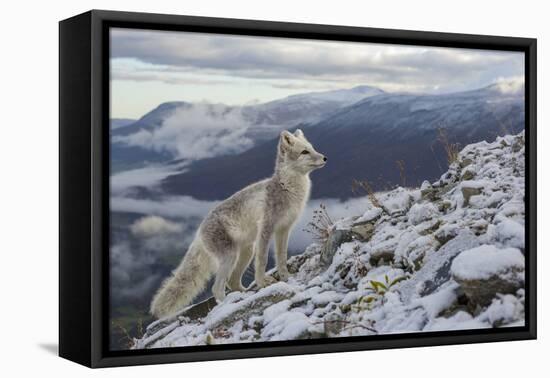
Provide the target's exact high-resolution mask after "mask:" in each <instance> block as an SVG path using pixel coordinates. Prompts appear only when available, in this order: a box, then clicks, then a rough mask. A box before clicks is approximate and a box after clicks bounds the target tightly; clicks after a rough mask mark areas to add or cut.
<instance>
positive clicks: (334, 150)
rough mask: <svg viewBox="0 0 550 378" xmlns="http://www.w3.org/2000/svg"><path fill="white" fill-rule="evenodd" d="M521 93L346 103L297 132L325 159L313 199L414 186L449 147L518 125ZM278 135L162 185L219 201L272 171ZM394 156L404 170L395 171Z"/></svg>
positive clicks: (386, 97) (441, 164)
mask: <svg viewBox="0 0 550 378" xmlns="http://www.w3.org/2000/svg"><path fill="white" fill-rule="evenodd" d="M524 124H525V109H524V98H523V94H522V93H521V92H520V93H508V92H502V91H501V90H499V88H498V87H495V86H490V87H487V88H484V89H481V90H477V91H470V92H463V93H456V94H448V95H411V94H383V95H378V96H373V97H369V98H367V99H365V100H362V101H360V102H358V103H355V104H353V105H350V106H347V107H344V108H342V109H340V110H338V111H336V112H335V113H333V114H332V115H330V116H328V117H327V118H325V119H324V120H322V121H321V122H318V123H316V124H311V125H304V126H303V127H302V130H303V131H304V133H305V135H306V137H307V138H308V139H309V140H310V141H311V143H312V144H313V145H314V146H315V148H316V149H317V150H318V151H320V152H322V153H323V154H325V155H326V156H327V157H328V158H329V160H328V164H327V165H326V167H325V168H323V169H321V170H319V171H316V172H314V173H313V175H312V179H313V189H312V197H313V198H325V197H331V198H342V199H346V198H348V197H352V196H356V195H359V194H361V193H353V192H352V190H351V187H352V182H353V180H354V179H358V180H365V179H366V180H368V181H369V182H370V186H371V187H372V188H373V189H375V190H382V189H387V188H388V187H391V186H394V185H396V184H400V185H407V186H414V185H419V184H420V182H421V181H422V180H424V179H428V180H433V179H435V178H436V177H438V176H439V175H440V174H441V173H442V172H443V171H444V170H445V169H446V168H447V156H446V154H447V151H446V149H445V148H446V146H445V143H442V141H441V140H440V139H441V135H440V130H442V129H443V130H444V133H445V137H446V139H447V144H455V143H458V144H460V145H461V146H464V145H466V144H468V143H473V142H478V141H481V140H490V139H493V138H495V137H496V136H497V135H505V134H509V133H517V132H519V131H521V130H523V128H524ZM276 145H277V139H272V140H270V141H267V142H265V143H263V144H261V145H258V146H256V147H253V148H251V149H249V150H247V151H244V152H243V153H241V154H237V155H234V156H224V157H215V158H211V159H205V160H201V161H197V162H195V163H193V164H192V165H191V166H190V167H189V169H188V170H187V171H186V172H184V173H182V174H176V175H173V176H170V177H168V178H167V179H165V181H164V182H163V184H162V187H163V190H165V191H166V192H167V193H170V194H185V195H191V196H193V197H195V198H199V199H207V200H212V199H223V198H226V197H228V196H230V195H231V194H233V193H234V192H235V191H236V190H239V189H240V188H241V187H242V185H243V184H246V183H251V182H254V181H256V180H259V179H261V178H264V177H267V176H269V175H271V172H272V170H273V164H274V161H275V153H276ZM398 161H400V162H401V164H402V166H403V170H400V168H399V166H398Z"/></svg>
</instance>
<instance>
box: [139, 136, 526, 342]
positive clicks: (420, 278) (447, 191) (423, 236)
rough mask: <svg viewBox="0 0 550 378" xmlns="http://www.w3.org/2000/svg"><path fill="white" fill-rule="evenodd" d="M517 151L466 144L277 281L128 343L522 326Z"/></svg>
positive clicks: (507, 141)
mask: <svg viewBox="0 0 550 378" xmlns="http://www.w3.org/2000/svg"><path fill="white" fill-rule="evenodd" d="M524 144H525V142H524V133H520V134H518V135H515V136H511V135H509V136H505V137H502V138H497V139H496V141H494V142H492V143H487V142H481V143H476V144H472V145H468V146H466V147H465V148H464V149H463V150H462V151H461V152H460V153H459V155H458V159H457V162H455V163H453V164H451V166H450V168H449V170H448V172H446V173H445V174H443V175H442V176H441V178H440V179H439V180H438V181H436V182H434V183H428V182H425V183H423V184H422V187H421V188H419V189H406V188H397V189H395V190H392V191H389V192H385V193H376V194H375V196H376V200H375V201H373V200H372V198H370V200H369V199H367V198H365V202H366V203H368V208H367V209H366V211H364V212H362V213H358V214H356V216H354V217H351V218H347V219H341V220H338V221H337V222H336V223H335V224H334V225H333V226H332V227H331V229H330V230H329V231H330V232H329V236H328V239H327V240H326V241H325V242H324V243H320V244H313V245H311V246H309V247H308V248H307V249H306V250H305V251H304V253H303V254H301V255H297V256H293V257H292V258H290V259H289V261H288V264H287V265H288V269H289V271H290V273H291V276H290V278H289V280H288V282H286V283H285V282H278V283H275V284H272V285H270V286H268V287H266V288H263V289H260V290H254V289H250V290H249V291H247V292H244V293H237V292H235V293H230V294H228V295H227V297H226V299H225V300H224V301H223V302H222V303H220V304H217V305H216V304H215V303H214V304H213V303H212V302H206V303H203V304H200V305H198V306H197V305H195V306H190V307H189V308H188V309H185V310H183V311H182V312H181V313H180V314H179V315H178V316H176V317H174V318H173V319H167V320H164V321H161V322H155V323H153V324H152V325H151V326H149V327H148V330H147V332H146V334H145V335H144V337H143V338H142V339H140V340H137V342H136V346H135V347H136V348H157V347H168V346H184V345H200V344H218V343H241V342H257V341H273V340H289V339H302V338H317V337H344V336H357V335H374V334H388V333H403V332H420V331H441V330H456V329H475V328H490V327H504V326H508V327H509V326H521V325H523V324H524V316H525V315H524V300H525V291H524V289H523V287H524V269H525V266H524V265H525V258H524V253H525V203H524V194H525V156H524V151H525V149H524ZM270 275H272V277H274V278H275V279H276V278H278V275H277V272H276V271H271V272H270ZM210 306H213V308H212V307H210ZM205 310H207V311H205Z"/></svg>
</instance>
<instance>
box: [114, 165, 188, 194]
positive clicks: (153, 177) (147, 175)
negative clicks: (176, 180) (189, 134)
mask: <svg viewBox="0 0 550 378" xmlns="http://www.w3.org/2000/svg"><path fill="white" fill-rule="evenodd" d="M186 165H187V164H186V163H183V164H177V165H173V166H171V165H168V166H157V165H153V166H147V167H144V168H137V169H131V170H128V171H122V172H117V173H114V174H113V175H111V181H110V186H111V195H113V196H118V195H122V194H124V193H125V192H126V191H127V190H128V189H130V188H132V187H139V186H141V187H149V188H152V187H154V186H156V185H157V184H158V183H160V182H161V181H162V180H163V179H165V178H166V177H168V176H170V175H173V174H176V173H182V172H185V168H184V167H185V166H186Z"/></svg>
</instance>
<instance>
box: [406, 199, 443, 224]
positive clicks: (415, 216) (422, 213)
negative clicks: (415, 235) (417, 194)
mask: <svg viewBox="0 0 550 378" xmlns="http://www.w3.org/2000/svg"><path fill="white" fill-rule="evenodd" d="M408 214H409V222H411V224H413V225H415V226H416V225H418V224H420V223H422V222H425V221H428V220H430V219H432V218H433V217H435V216H436V215H437V214H438V211H437V209H436V207H435V206H434V205H433V204H432V203H430V202H428V203H415V204H414V205H413V206H412V207H411V208H410V209H409V213H408Z"/></svg>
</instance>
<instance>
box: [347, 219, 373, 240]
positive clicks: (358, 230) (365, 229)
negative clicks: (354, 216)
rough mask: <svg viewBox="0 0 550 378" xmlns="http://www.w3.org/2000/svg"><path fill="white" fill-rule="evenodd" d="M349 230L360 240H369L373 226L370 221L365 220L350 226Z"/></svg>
mask: <svg viewBox="0 0 550 378" xmlns="http://www.w3.org/2000/svg"><path fill="white" fill-rule="evenodd" d="M351 231H352V232H353V233H355V234H357V235H358V236H359V238H360V240H361V241H369V240H370V238H371V237H372V235H373V234H374V231H375V227H374V225H373V224H372V223H370V222H367V223H363V224H357V225H354V226H352V227H351Z"/></svg>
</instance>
